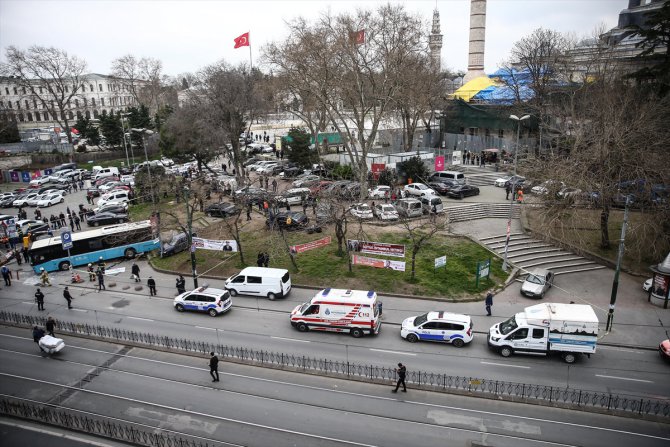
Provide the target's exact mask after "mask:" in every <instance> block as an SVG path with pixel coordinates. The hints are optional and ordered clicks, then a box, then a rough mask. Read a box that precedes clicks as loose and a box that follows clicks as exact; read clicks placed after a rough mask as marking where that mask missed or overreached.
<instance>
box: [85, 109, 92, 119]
mask: <svg viewBox="0 0 670 447" xmlns="http://www.w3.org/2000/svg"><path fill="white" fill-rule="evenodd" d="M86 119H89V120H90V119H91V111H90V110H87V111H86Z"/></svg>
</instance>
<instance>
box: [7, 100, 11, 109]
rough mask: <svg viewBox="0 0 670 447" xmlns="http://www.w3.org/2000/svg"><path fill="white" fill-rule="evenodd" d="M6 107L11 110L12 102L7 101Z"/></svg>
mask: <svg viewBox="0 0 670 447" xmlns="http://www.w3.org/2000/svg"><path fill="white" fill-rule="evenodd" d="M7 105H8V106H9V108H10V109H11V108H12V102H11V101H7Z"/></svg>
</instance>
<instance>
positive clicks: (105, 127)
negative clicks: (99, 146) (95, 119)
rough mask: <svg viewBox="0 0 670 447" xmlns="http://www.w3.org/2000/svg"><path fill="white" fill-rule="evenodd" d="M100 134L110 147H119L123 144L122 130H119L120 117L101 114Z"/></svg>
mask: <svg viewBox="0 0 670 447" xmlns="http://www.w3.org/2000/svg"><path fill="white" fill-rule="evenodd" d="M100 132H101V133H102V135H103V136H104V137H105V139H106V140H107V144H109V145H110V146H121V145H122V144H123V130H122V129H121V117H120V116H119V115H118V114H114V113H112V114H109V115H106V114H103V115H101V116H100Z"/></svg>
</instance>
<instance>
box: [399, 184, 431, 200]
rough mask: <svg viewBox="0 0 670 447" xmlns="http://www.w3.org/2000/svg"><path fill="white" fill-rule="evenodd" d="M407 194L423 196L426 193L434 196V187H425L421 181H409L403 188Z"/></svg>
mask: <svg viewBox="0 0 670 447" xmlns="http://www.w3.org/2000/svg"><path fill="white" fill-rule="evenodd" d="M403 189H404V190H405V193H406V194H407V195H408V196H416V197H423V196H427V195H434V196H436V195H437V193H436V192H435V190H434V189H432V188H429V187H427V186H426V185H424V184H423V183H410V184H409V185H405V187H404V188H403Z"/></svg>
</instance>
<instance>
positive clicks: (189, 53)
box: [0, 0, 628, 76]
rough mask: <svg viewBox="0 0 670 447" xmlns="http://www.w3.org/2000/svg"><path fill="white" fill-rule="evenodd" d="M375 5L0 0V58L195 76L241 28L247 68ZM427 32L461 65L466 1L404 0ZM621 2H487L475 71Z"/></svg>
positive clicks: (580, 26)
mask: <svg viewBox="0 0 670 447" xmlns="http://www.w3.org/2000/svg"><path fill="white" fill-rule="evenodd" d="M384 3H387V2H386V1H378V0H358V1H346V0H330V1H315V0H298V1H283V0H276V1H272V0H234V1H233V0H207V1H197V0H193V1H189V0H113V1H106V0H0V48H1V49H2V51H1V54H0V61H2V60H4V53H5V48H6V47H7V46H9V45H14V46H17V47H19V48H23V49H27V48H28V47H30V46H31V45H40V46H46V47H56V48H60V49H62V50H65V51H67V52H68V53H69V54H72V55H76V56H78V57H80V58H82V59H84V60H86V62H87V63H88V68H89V71H90V72H93V73H101V74H109V73H110V71H111V62H112V60H114V59H115V58H117V57H121V56H124V55H126V54H132V55H134V56H136V57H145V56H146V57H152V58H156V59H159V60H161V61H162V62H163V71H164V74H167V75H170V76H177V75H179V74H182V73H187V72H196V71H198V70H199V69H201V68H203V67H205V66H206V65H209V64H212V63H214V62H216V61H218V60H221V59H225V60H226V61H227V62H229V63H232V64H237V63H240V62H248V61H249V49H248V48H246V47H243V48H240V49H233V45H234V42H233V39H234V38H235V37H237V36H239V35H241V34H243V33H245V32H247V31H249V32H250V41H251V56H252V58H253V60H254V65H256V63H257V62H258V60H257V58H258V56H259V54H260V52H261V49H262V47H263V46H264V45H266V44H267V43H270V42H273V41H281V40H282V39H283V38H285V37H286V35H287V27H286V22H288V21H291V20H293V19H295V18H297V17H299V16H302V17H304V18H306V19H308V20H309V19H316V18H318V17H319V15H320V14H322V13H324V12H326V11H330V12H331V13H333V14H337V13H340V12H353V11H355V10H356V8H362V9H375V8H376V7H378V6H380V5H382V4H384ZM390 3H402V4H404V5H405V8H406V9H407V10H408V11H409V12H411V13H416V14H419V15H420V16H421V17H422V18H423V19H424V21H425V23H426V27H427V28H428V29H429V27H430V24H431V21H432V17H433V10H434V9H435V8H436V6H437V9H438V11H439V12H440V24H441V31H442V34H443V36H444V37H443V46H442V67H443V68H449V69H452V70H455V71H456V70H463V71H465V70H466V68H467V57H468V33H469V16H470V1H469V0H437V1H435V0H433V1H425V0H406V1H404V2H396V1H390ZM627 5H628V0H488V2H487V12H486V55H485V69H486V72H487V73H492V72H494V71H495V70H496V69H497V68H498V65H499V64H500V63H501V62H502V61H503V60H504V59H505V58H507V57H508V54H509V51H510V49H511V48H512V46H513V45H514V43H515V42H516V41H518V40H519V39H521V38H523V37H525V36H527V35H529V34H530V33H532V31H533V30H535V29H537V28H540V27H543V28H547V29H553V30H556V31H560V32H566V33H572V34H574V35H576V36H578V37H587V36H590V35H591V34H592V32H593V30H594V29H595V28H596V27H597V26H598V25H599V24H604V25H605V26H606V28H607V29H609V28H612V27H614V26H616V24H617V21H618V14H619V12H620V11H621V10H622V9H624V8H625V7H626V6H627Z"/></svg>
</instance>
